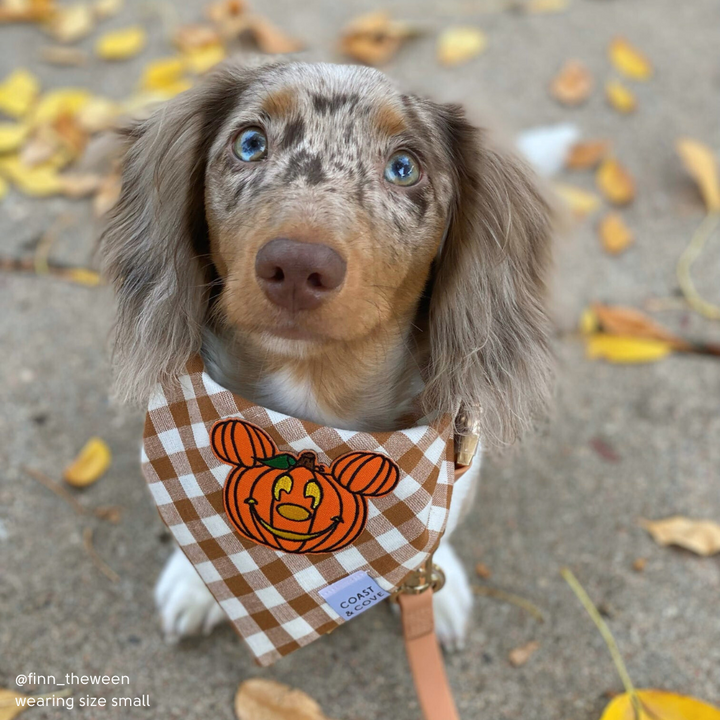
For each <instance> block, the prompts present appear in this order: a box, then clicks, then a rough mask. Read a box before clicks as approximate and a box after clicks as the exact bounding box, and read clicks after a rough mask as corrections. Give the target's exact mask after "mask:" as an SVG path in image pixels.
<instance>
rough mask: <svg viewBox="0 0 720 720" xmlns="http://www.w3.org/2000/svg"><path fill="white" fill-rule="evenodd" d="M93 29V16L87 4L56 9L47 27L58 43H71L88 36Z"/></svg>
mask: <svg viewBox="0 0 720 720" xmlns="http://www.w3.org/2000/svg"><path fill="white" fill-rule="evenodd" d="M94 27H95V16H94V15H93V11H92V8H91V7H90V5H88V4H87V3H75V4H74V5H65V6H62V7H58V8H57V9H56V10H55V12H54V13H53V15H52V18H51V19H50V22H49V24H48V26H47V30H48V32H49V33H50V34H51V35H52V36H53V37H54V38H55V39H56V40H58V41H59V42H66V43H72V42H76V41H78V40H80V39H81V38H84V37H85V36H86V35H89V34H90V33H91V32H92V30H93V28H94Z"/></svg>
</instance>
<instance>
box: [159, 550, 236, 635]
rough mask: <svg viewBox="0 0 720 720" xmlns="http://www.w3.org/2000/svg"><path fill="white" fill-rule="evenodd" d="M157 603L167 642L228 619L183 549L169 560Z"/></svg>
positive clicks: (162, 573) (197, 632)
mask: <svg viewBox="0 0 720 720" xmlns="http://www.w3.org/2000/svg"><path fill="white" fill-rule="evenodd" d="M155 604H156V606H157V609H158V611H159V613H160V622H161V626H162V631H163V634H164V635H165V639H166V640H167V641H168V642H171V643H174V642H177V641H178V640H181V639H182V638H185V637H189V636H191V635H198V634H199V633H204V634H205V635H207V634H209V633H210V631H211V630H212V629H213V628H214V627H215V626H216V625H217V624H219V623H220V622H222V621H223V620H224V619H225V613H224V612H223V609H222V608H221V607H220V605H218V602H217V600H215V598H214V597H213V596H212V593H211V592H210V591H209V590H208V589H207V587H206V586H205V583H204V582H203V581H202V579H201V578H200V576H199V575H198V574H197V572H196V571H195V568H194V567H193V566H192V563H191V562H190V561H189V560H188V559H187V558H186V557H185V555H184V553H183V551H182V550H180V548H177V547H176V548H175V551H174V552H173V554H172V555H171V556H170V558H169V559H168V561H167V563H166V564H165V567H164V568H163V570H162V572H161V573H160V577H159V578H158V581H157V585H156V586H155Z"/></svg>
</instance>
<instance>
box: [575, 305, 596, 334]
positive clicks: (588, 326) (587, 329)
mask: <svg viewBox="0 0 720 720" xmlns="http://www.w3.org/2000/svg"><path fill="white" fill-rule="evenodd" d="M578 327H579V329H580V332H581V333H582V334H583V335H592V333H594V332H597V331H598V329H599V327H600V325H599V321H598V316H597V313H596V312H595V311H594V310H593V309H592V307H587V308H585V309H584V310H583V311H582V313H581V315H580V322H579V323H578Z"/></svg>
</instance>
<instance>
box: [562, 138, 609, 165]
mask: <svg viewBox="0 0 720 720" xmlns="http://www.w3.org/2000/svg"><path fill="white" fill-rule="evenodd" d="M609 150H610V143H609V142H608V141H607V140H588V141H585V142H579V143H575V145H573V146H572V147H571V148H570V152H569V153H568V156H567V158H566V159H565V167H566V168H568V169H569V170H586V169H587V168H594V167H595V166H596V165H597V164H598V163H599V162H600V161H601V160H602V159H603V158H604V157H605V156H606V155H607V154H608V152H609Z"/></svg>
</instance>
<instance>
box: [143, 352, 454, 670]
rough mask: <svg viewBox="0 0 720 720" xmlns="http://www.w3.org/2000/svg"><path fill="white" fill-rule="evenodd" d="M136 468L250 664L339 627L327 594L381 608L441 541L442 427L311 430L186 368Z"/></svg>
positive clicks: (151, 425)
mask: <svg viewBox="0 0 720 720" xmlns="http://www.w3.org/2000/svg"><path fill="white" fill-rule="evenodd" d="M142 467H143V473H144V475H145V478H146V480H147V482H148V486H149V488H150V492H151V494H152V497H153V499H154V500H155V504H156V505H157V507H158V511H159V512H160V516H161V517H162V519H163V521H164V522H165V524H166V525H167V526H168V527H169V528H170V530H171V531H172V533H173V535H174V537H175V540H176V541H177V542H178V544H179V545H180V547H181V548H182V550H183V552H184V553H185V554H186V555H187V557H188V559H189V560H190V561H191V562H192V564H193V565H194V567H195V569H196V570H197V572H198V574H199V575H200V577H201V578H202V579H203V581H204V582H205V584H206V585H207V586H208V588H209V589H210V591H211V592H212V594H213V595H214V596H215V598H216V599H217V601H218V602H219V603H220V605H221V606H222V608H223V609H224V610H225V612H226V614H227V616H228V617H229V619H230V621H231V622H232V624H233V626H234V627H235V629H236V630H237V631H238V633H239V634H240V635H241V636H242V637H243V639H244V640H245V642H246V643H247V644H248V645H249V647H250V650H251V651H252V653H253V655H254V656H255V658H256V661H257V662H258V663H259V664H260V665H270V664H272V663H273V662H275V661H276V660H277V659H279V658H280V657H281V656H283V655H287V654H288V653H290V652H292V651H293V650H296V649H297V648H299V647H302V646H304V645H307V644H308V643H310V642H312V641H313V640H315V639H316V638H318V637H320V636H321V635H323V634H325V633H328V632H330V631H331V630H333V629H335V628H336V627H337V626H338V625H341V624H342V623H343V622H344V621H345V620H344V618H343V617H342V615H341V614H339V613H338V612H336V610H335V609H333V607H332V606H331V603H330V602H328V601H326V599H325V597H327V593H328V586H331V585H334V584H338V585H339V586H342V585H343V583H347V582H349V581H351V580H352V577H353V576H355V575H359V574H362V573H367V577H368V578H369V579H370V580H371V581H372V582H373V583H374V586H377V587H378V588H379V589H380V590H381V591H382V592H380V593H379V595H381V596H382V597H387V594H390V593H392V592H394V591H395V590H397V589H398V588H399V587H400V586H401V585H402V584H403V581H404V580H405V578H406V577H407V576H408V575H409V574H410V573H411V572H412V571H414V570H416V569H418V568H419V567H420V566H422V565H423V564H424V563H425V561H426V560H427V559H428V557H429V556H430V554H431V553H432V552H433V551H434V550H435V548H436V547H437V544H438V542H439V541H440V537H441V535H442V533H443V532H444V530H445V524H446V522H447V517H448V511H449V507H450V496H451V493H452V483H453V479H454V464H453V438H452V423H451V421H450V419H449V418H442V419H441V420H440V421H438V422H436V423H434V424H432V425H422V426H417V427H412V428H408V429H405V430H398V431H395V432H382V433H367V432H355V431H352V430H337V429H335V428H329V427H324V426H321V425H316V424H314V423H311V422H307V421H305V420H298V419H297V418H293V417H290V416H288V415H283V414H282V413H278V412H274V411H272V410H268V409H267V408H263V407H260V406H258V405H255V404H253V403H250V402H248V401H246V400H244V399H243V398H241V397H239V396H237V395H234V394H233V393H231V392H230V391H228V390H226V389H225V388H223V387H222V386H220V385H218V384H217V383H216V382H214V381H213V380H212V379H211V378H210V377H209V376H208V375H207V374H206V373H205V371H204V368H203V363H202V360H201V359H200V358H199V357H196V358H193V359H192V360H191V361H190V363H189V364H188V366H187V370H186V374H185V375H183V376H182V377H181V378H180V381H179V382H178V383H174V384H172V385H167V386H158V387H157V388H156V391H155V392H154V394H153V396H152V398H151V399H150V403H149V406H148V412H147V417H146V420H145V431H144V442H143V452H142Z"/></svg>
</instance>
